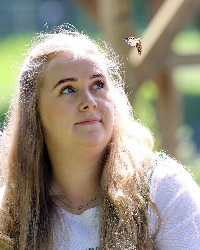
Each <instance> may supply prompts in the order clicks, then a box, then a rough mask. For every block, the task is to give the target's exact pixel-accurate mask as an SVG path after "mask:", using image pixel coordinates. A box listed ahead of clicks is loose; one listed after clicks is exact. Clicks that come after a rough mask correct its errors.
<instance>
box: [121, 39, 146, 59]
mask: <svg viewBox="0 0 200 250" xmlns="http://www.w3.org/2000/svg"><path fill="white" fill-rule="evenodd" d="M124 42H126V43H128V44H129V45H131V46H133V47H136V49H137V51H138V54H139V55H141V53H142V44H141V40H140V38H136V37H127V38H124Z"/></svg>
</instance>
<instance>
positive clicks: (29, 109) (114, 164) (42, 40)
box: [0, 25, 154, 250]
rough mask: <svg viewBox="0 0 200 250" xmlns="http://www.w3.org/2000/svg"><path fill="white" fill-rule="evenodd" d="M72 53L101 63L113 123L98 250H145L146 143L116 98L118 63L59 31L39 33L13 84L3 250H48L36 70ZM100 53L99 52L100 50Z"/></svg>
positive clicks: (68, 30)
mask: <svg viewBox="0 0 200 250" xmlns="http://www.w3.org/2000/svg"><path fill="white" fill-rule="evenodd" d="M75 46H76V47H77V46H78V47H79V48H83V49H84V50H85V51H86V52H88V53H91V52H92V53H95V54H96V55H97V56H99V57H100V58H101V60H102V61H103V62H104V63H105V65H106V67H107V71H108V75H109V78H110V82H111V84H112V87H113V92H114V103H115V122H114V129H113V135H112V139H111V142H110V143H109V145H108V147H107V150H106V153H105V156H104V159H103V162H102V175H101V197H100V208H101V217H100V249H152V246H153V242H152V240H151V238H150V236H149V233H148V217H147V206H148V205H150V204H152V205H153V202H152V201H151V199H150V197H149V193H148V188H147V185H148V183H147V182H148V181H147V172H148V169H149V166H150V164H151V162H152V159H153V155H154V154H153V152H152V147H153V137H152V135H151V133H150V131H149V130H148V129H147V128H145V127H144V126H143V125H142V124H140V123H139V122H138V121H136V120H134V118H133V112H132V107H131V105H130V103H129V101H128V98H127V96H126V94H125V92H124V82H123V80H122V78H121V75H120V67H121V65H120V63H119V58H118V56H117V55H116V54H115V53H114V51H113V50H112V49H111V48H110V47H109V46H108V45H107V44H101V46H100V45H97V43H96V42H95V41H93V40H92V39H91V38H89V37H88V36H86V35H85V34H83V33H79V32H78V31H77V30H76V29H74V28H73V27H70V26H69V25H63V26H60V27H58V28H56V29H55V30H53V31H52V32H50V33H42V34H39V35H38V36H37V37H36V39H35V40H34V42H33V45H32V46H31V49H30V52H29V53H28V56H27V57H26V59H25V61H24V64H23V66H22V69H21V73H20V77H19V88H18V91H17V93H16V96H15V99H14V100H13V102H12V106H11V108H10V112H9V114H8V121H7V125H6V126H5V128H4V132H3V136H2V137H3V139H2V143H1V144H2V145H1V159H2V160H1V168H2V169H5V170H6V171H5V176H4V179H3V184H4V185H5V193H4V197H3V201H2V206H1V214H0V219H1V221H0V230H1V234H0V242H1V243H0V245H1V244H4V249H22V250H24V249H50V248H51V246H52V240H51V239H52V234H53V225H54V222H53V220H52V218H53V216H52V214H54V213H55V207H54V203H53V202H52V200H51V197H50V195H49V180H50V177H51V164H50V160H49V156H48V152H47V149H46V146H45V143H44V139H43V134H42V130H41V126H40V125H39V124H40V115H39V110H38V96H39V91H40V87H41V84H42V80H43V79H42V77H43V70H44V67H45V65H46V63H47V61H48V60H49V59H50V57H51V56H52V55H56V54H57V53H58V52H60V51H71V50H72V51H73V50H74V48H75ZM102 47H103V48H102Z"/></svg>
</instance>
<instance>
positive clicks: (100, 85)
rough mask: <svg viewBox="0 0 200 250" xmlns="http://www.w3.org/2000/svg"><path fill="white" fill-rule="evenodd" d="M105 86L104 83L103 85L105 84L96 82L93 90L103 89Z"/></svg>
mask: <svg viewBox="0 0 200 250" xmlns="http://www.w3.org/2000/svg"><path fill="white" fill-rule="evenodd" d="M103 86H104V83H103V82H101V81H97V82H95V84H94V86H93V88H94V89H102V88H103Z"/></svg>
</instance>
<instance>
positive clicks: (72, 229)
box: [54, 154, 200, 250]
mask: <svg viewBox="0 0 200 250" xmlns="http://www.w3.org/2000/svg"><path fill="white" fill-rule="evenodd" d="M154 165H155V166H154V171H153V174H152V177H151V184H150V196H151V198H152V199H153V201H154V203H155V204H156V207H157V208H158V211H159V214H160V217H161V226H160V228H159V231H158V233H157V235H156V237H155V243H156V245H157V248H158V250H186V249H187V250H198V249H200V188H199V187H198V185H197V184H196V183H195V182H194V180H193V179H192V177H191V176H190V174H189V173H188V172H187V171H186V170H185V169H184V168H183V166H182V165H180V164H178V163H177V162H176V161H174V160H172V159H171V158H169V157H166V156H165V155H163V154H161V155H160V156H159V157H158V158H157V160H156V161H155V164H154ZM148 217H149V231H150V235H153V234H154V233H155V231H156V229H157V225H158V218H157V215H156V213H155V211H154V210H152V209H151V208H150V207H149V208H148ZM60 218H61V219H60V223H61V225H62V232H61V231H60V229H59V227H56V228H55V236H54V242H55V247H54V249H55V250H56V249H57V250H67V249H69V250H95V249H98V246H99V207H95V208H91V209H88V210H86V211H85V212H83V213H82V214H81V215H74V214H71V213H68V212H66V211H65V210H63V209H60Z"/></svg>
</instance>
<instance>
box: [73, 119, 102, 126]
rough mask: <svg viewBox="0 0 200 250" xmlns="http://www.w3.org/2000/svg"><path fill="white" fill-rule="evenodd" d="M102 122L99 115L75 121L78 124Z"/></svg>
mask: <svg viewBox="0 0 200 250" xmlns="http://www.w3.org/2000/svg"><path fill="white" fill-rule="evenodd" d="M99 122H101V119H99V118H97V117H88V118H84V119H82V120H81V121H79V122H77V123H75V124H78V125H87V124H96V123H99Z"/></svg>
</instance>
